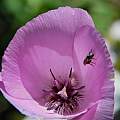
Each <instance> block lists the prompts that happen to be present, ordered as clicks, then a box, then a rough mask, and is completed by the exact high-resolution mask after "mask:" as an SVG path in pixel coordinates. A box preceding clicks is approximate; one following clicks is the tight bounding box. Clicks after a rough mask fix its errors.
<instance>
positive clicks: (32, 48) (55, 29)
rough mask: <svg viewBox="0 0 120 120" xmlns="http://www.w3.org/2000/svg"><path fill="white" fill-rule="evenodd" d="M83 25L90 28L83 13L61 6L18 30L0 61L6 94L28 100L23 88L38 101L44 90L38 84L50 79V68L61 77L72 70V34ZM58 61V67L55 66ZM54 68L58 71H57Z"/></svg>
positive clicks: (87, 19) (90, 21)
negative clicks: (0, 61)
mask: <svg viewBox="0 0 120 120" xmlns="http://www.w3.org/2000/svg"><path fill="white" fill-rule="evenodd" d="M63 13H64V14H63ZM68 20H69V21H68ZM66 21H68V22H67V23H66ZM86 24H87V25H91V26H93V27H94V23H93V21H92V19H91V17H90V16H89V15H88V14H87V12H86V11H84V10H81V9H76V8H70V7H63V8H59V9H57V10H52V11H49V12H47V13H45V14H42V15H40V16H38V17H37V18H35V19H33V20H32V21H30V22H28V23H27V24H26V25H25V26H24V27H22V28H21V29H19V30H18V31H17V33H16V35H15V36H14V38H13V40H12V41H11V43H10V44H9V46H8V48H7V50H6V51H5V55H4V57H3V62H2V68H3V69H2V78H3V82H4V85H5V88H6V90H7V91H8V92H9V94H11V95H12V96H15V97H19V98H26V99H29V98H30V96H29V94H28V93H27V92H26V89H27V90H28V91H29V93H30V94H31V95H32V97H35V98H38V96H39V94H40V90H41V86H42V87H44V86H43V84H41V82H44V81H43V80H44V79H46V78H45V77H42V76H49V77H50V72H49V69H50V68H51V69H54V71H55V74H57V73H59V74H61V71H63V72H62V74H63V73H64V74H67V73H66V72H68V71H69V69H70V67H72V60H71V57H69V56H71V53H72V51H71V48H72V43H73V39H72V38H73V36H74V32H75V30H76V28H77V27H78V26H82V25H86ZM68 41H69V42H68ZM58 45H59V47H58ZM61 48H62V49H61ZM63 56H64V57H63ZM26 61H27V62H26ZM58 61H60V62H59V64H55V63H58ZM28 66H29V67H28ZM68 66H69V68H68ZM29 68H30V69H29ZM56 68H62V69H59V71H57V70H58V69H56ZM63 68H64V70H63ZM41 71H42V72H41ZM13 78H14V79H13ZM33 78H34V79H33ZM40 79H41V80H40ZM28 80H29V81H28ZM40 81H41V82H40ZM33 82H34V83H35V85H33ZM45 82H46V81H45ZM23 84H24V85H23ZM24 87H25V88H24ZM18 93H19V94H18Z"/></svg>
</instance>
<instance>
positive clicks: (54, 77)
mask: <svg viewBox="0 0 120 120" xmlns="http://www.w3.org/2000/svg"><path fill="white" fill-rule="evenodd" d="M50 73H51V75H52V77H53V79H54V80H56V78H55V76H54V74H53V72H52V70H51V68H50Z"/></svg>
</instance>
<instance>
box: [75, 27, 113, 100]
mask: <svg viewBox="0 0 120 120" xmlns="http://www.w3.org/2000/svg"><path fill="white" fill-rule="evenodd" d="M91 49H92V50H93V52H94V57H95V58H94V59H93V61H94V62H95V65H93V66H92V65H89V64H87V65H84V63H83V62H84V60H85V58H86V56H87V55H88V53H89V52H90V51H91ZM74 56H75V57H74V61H79V63H80V64H78V66H79V68H80V69H81V71H80V72H81V75H82V79H83V81H84V82H85V84H86V91H87V92H86V98H87V100H88V102H90V101H96V100H98V99H100V98H101V92H100V90H101V87H102V86H103V84H104V82H105V81H106V80H108V78H112V77H113V75H114V73H113V66H112V63H111V60H110V55H109V53H108V51H107V48H106V45H105V42H104V40H103V38H102V37H101V36H100V35H99V33H97V32H96V30H95V28H93V27H91V26H83V27H81V28H79V29H78V31H77V32H76V35H75V39H74ZM91 93H92V94H91Z"/></svg>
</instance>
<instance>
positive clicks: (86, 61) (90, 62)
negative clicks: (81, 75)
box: [83, 49, 95, 66]
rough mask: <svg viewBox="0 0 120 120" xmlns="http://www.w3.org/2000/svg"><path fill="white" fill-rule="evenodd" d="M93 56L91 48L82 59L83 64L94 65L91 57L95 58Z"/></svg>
mask: <svg viewBox="0 0 120 120" xmlns="http://www.w3.org/2000/svg"><path fill="white" fill-rule="evenodd" d="M94 56H95V54H94V51H93V49H91V50H90V52H89V53H88V55H87V56H86V58H85V59H84V61H83V64H84V65H87V64H90V65H92V66H94V65H95V63H94V62H93V59H95V58H94Z"/></svg>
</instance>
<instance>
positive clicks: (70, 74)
mask: <svg viewBox="0 0 120 120" xmlns="http://www.w3.org/2000/svg"><path fill="white" fill-rule="evenodd" d="M71 76H72V67H71V69H70V73H69V78H71Z"/></svg>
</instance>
